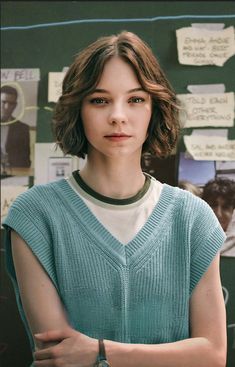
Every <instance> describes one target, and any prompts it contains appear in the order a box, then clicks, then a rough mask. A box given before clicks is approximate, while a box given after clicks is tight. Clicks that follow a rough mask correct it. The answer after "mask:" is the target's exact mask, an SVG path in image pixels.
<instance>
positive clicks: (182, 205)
mask: <svg viewBox="0 0 235 367" xmlns="http://www.w3.org/2000/svg"><path fill="white" fill-rule="evenodd" d="M164 187H165V190H164V191H163V192H165V195H166V196H170V198H171V204H172V205H173V207H175V209H176V210H178V211H179V212H185V213H187V214H191V215H194V216H197V215H202V213H205V215H206V214H207V213H208V214H209V215H211V214H212V216H213V215H214V212H213V210H212V209H211V207H210V206H209V205H208V204H207V202H206V201H205V200H203V199H202V198H200V197H199V196H197V195H194V194H193V193H191V192H189V191H187V190H184V189H181V188H179V187H177V186H171V185H168V184H164Z"/></svg>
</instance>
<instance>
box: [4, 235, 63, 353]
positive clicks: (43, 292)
mask: <svg viewBox="0 0 235 367" xmlns="http://www.w3.org/2000/svg"><path fill="white" fill-rule="evenodd" d="M11 246H12V256H13V261H14V266H15V271H16V277H17V282H18V286H19V291H20V295H21V300H22V305H23V308H24V311H25V315H26V318H27V321H28V323H29V326H30V329H31V332H32V334H33V335H34V334H35V333H40V332H44V331H47V330H49V329H55V328H60V329H65V328H67V327H68V326H69V325H68V321H67V319H66V314H65V312H64V308H63V305H62V303H61V301H60V299H59V297H58V294H57V291H56V289H55V287H54V285H53V283H52V281H51V280H50V278H49V276H48V275H47V274H46V272H45V271H44V269H43V267H42V266H41V264H40V263H39V261H38V260H37V258H36V256H35V255H34V254H33V252H32V251H31V249H30V248H29V246H28V245H27V244H26V243H25V242H24V241H23V239H22V238H21V237H20V236H19V235H18V234H17V233H16V232H15V231H11ZM36 346H37V347H38V348H40V347H41V345H39V343H38V341H36Z"/></svg>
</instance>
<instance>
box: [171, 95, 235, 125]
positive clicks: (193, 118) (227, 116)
mask: <svg viewBox="0 0 235 367" xmlns="http://www.w3.org/2000/svg"><path fill="white" fill-rule="evenodd" d="M177 97H178V99H179V101H180V103H181V105H182V107H183V109H182V110H181V112H180V122H181V126H182V127H184V128H188V127H202V126H233V121H234V93H233V92H230V93H218V94H190V93H189V94H178V96H177Z"/></svg>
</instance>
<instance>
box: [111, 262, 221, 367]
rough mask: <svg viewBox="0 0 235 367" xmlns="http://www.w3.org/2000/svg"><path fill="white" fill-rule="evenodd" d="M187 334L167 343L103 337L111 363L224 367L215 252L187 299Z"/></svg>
mask: <svg viewBox="0 0 235 367" xmlns="http://www.w3.org/2000/svg"><path fill="white" fill-rule="evenodd" d="M190 315H191V317H190V321H191V323H190V324H191V338H190V339H185V340H182V341H177V342H174V343H169V344H159V345H131V344H126V345H125V344H122V343H115V342H112V341H109V340H106V341H105V346H106V353H107V358H108V360H109V362H110V364H111V366H112V367H120V366H125V367H225V364H226V314H225V305H224V299H223V293H222V288H221V282H220V274H219V255H217V256H216V258H215V259H214V260H213V262H212V263H211V265H210V267H209V269H208V270H207V272H206V273H205V274H204V276H203V277H202V279H201V280H200V282H199V283H198V285H197V286H196V288H195V290H194V292H193V294H192V297H191V302H190Z"/></svg>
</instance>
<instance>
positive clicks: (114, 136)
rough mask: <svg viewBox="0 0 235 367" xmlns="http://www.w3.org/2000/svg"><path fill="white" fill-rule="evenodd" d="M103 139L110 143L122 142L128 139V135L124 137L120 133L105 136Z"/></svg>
mask: <svg viewBox="0 0 235 367" xmlns="http://www.w3.org/2000/svg"><path fill="white" fill-rule="evenodd" d="M105 138H106V139H108V140H111V141H122V140H127V139H129V138H130V135H126V134H122V133H120V134H119V133H118V134H110V135H105Z"/></svg>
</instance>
